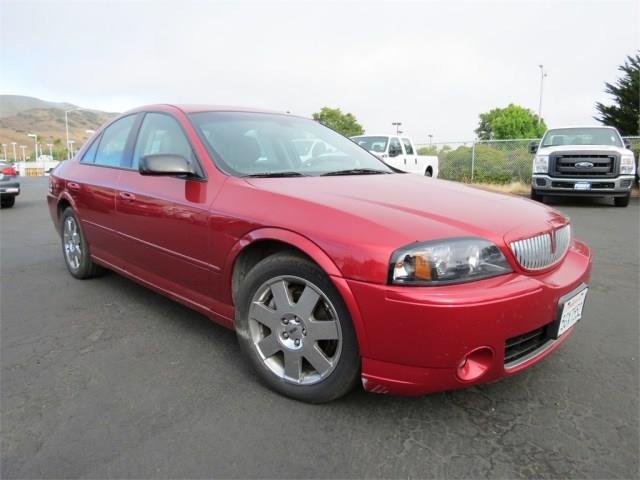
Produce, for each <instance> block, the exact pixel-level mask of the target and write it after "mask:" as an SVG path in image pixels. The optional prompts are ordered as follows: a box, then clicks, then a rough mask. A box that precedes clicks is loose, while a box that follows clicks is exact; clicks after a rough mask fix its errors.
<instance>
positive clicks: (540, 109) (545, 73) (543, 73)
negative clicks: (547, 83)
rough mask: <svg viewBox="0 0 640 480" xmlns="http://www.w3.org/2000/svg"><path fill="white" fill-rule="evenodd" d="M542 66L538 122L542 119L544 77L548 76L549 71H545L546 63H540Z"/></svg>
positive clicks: (540, 66)
mask: <svg viewBox="0 0 640 480" xmlns="http://www.w3.org/2000/svg"><path fill="white" fill-rule="evenodd" d="M538 67H539V68H540V102H539V103H538V123H540V122H541V121H542V92H543V88H544V77H546V76H547V72H545V71H544V65H538Z"/></svg>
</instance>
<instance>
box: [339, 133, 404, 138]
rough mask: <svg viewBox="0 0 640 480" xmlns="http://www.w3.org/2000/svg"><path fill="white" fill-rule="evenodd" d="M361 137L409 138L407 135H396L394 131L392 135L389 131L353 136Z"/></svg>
mask: <svg viewBox="0 0 640 480" xmlns="http://www.w3.org/2000/svg"><path fill="white" fill-rule="evenodd" d="M361 137H402V138H409V137H407V136H405V135H402V134H400V135H396V134H394V133H392V134H391V135H389V134H388V133H365V134H363V135H354V136H353V137H351V138H361Z"/></svg>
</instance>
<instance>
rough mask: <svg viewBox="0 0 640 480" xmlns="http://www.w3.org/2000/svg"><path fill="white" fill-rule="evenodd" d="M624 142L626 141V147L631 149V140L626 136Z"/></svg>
mask: <svg viewBox="0 0 640 480" xmlns="http://www.w3.org/2000/svg"><path fill="white" fill-rule="evenodd" d="M622 143H624V148H628V149H631V142H630V141H629V140H627V139H626V138H623V139H622Z"/></svg>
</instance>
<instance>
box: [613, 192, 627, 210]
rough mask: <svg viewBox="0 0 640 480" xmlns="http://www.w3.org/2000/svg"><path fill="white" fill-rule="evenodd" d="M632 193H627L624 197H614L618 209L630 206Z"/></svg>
mask: <svg viewBox="0 0 640 480" xmlns="http://www.w3.org/2000/svg"><path fill="white" fill-rule="evenodd" d="M630 199H631V193H627V194H626V195H625V196H624V197H613V203H614V204H615V206H616V207H626V206H627V205H629V200H630Z"/></svg>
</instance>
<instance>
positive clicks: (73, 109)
mask: <svg viewBox="0 0 640 480" xmlns="http://www.w3.org/2000/svg"><path fill="white" fill-rule="evenodd" d="M81 110H86V109H84V108H72V109H71V110H66V111H65V112H64V128H65V130H66V132H67V160H71V157H72V156H73V155H70V154H69V150H70V147H69V145H70V142H71V140H69V114H70V113H71V112H79V111H81ZM71 145H72V147H71V148H73V143H71Z"/></svg>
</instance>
